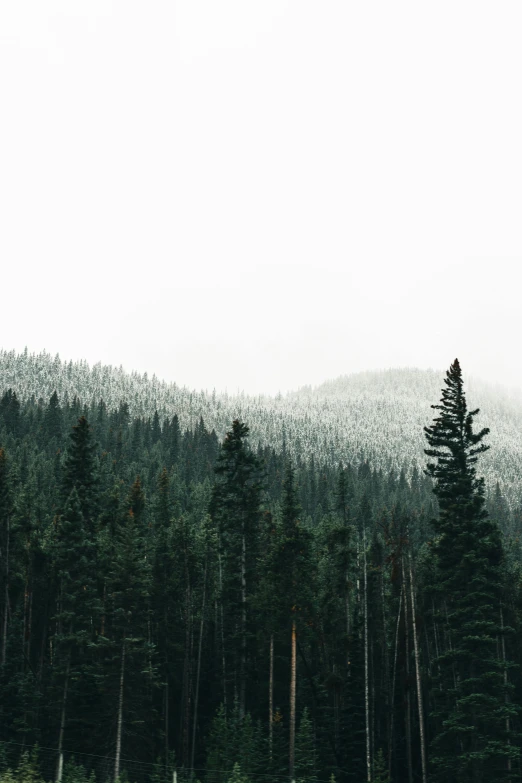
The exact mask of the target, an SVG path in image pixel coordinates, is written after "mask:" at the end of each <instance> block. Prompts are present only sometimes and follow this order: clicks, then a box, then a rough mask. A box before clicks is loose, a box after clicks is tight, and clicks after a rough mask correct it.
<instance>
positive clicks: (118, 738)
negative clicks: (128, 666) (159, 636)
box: [114, 637, 125, 783]
mask: <svg viewBox="0 0 522 783" xmlns="http://www.w3.org/2000/svg"><path fill="white" fill-rule="evenodd" d="M124 684H125V637H124V638H123V642H122V645H121V665H120V694H119V699H118V726H117V730H116V755H115V758H114V781H115V783H116V781H117V780H118V778H119V776H120V758H121V735H122V729H123V686H124Z"/></svg>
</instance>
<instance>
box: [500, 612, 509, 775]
mask: <svg viewBox="0 0 522 783" xmlns="http://www.w3.org/2000/svg"><path fill="white" fill-rule="evenodd" d="M500 632H501V637H500V640H501V647H502V663H503V664H504V702H505V703H506V704H508V703H509V695H508V687H507V686H508V673H507V667H506V639H505V636H504V612H503V611H502V605H501V606H500ZM510 732H511V727H510V721H509V717H507V718H506V734H507V744H508V746H509V745H511V740H510V736H509V735H510ZM507 768H508V772H511V758H510V757H509V756H508V760H507Z"/></svg>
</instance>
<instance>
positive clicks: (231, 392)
mask: <svg viewBox="0 0 522 783" xmlns="http://www.w3.org/2000/svg"><path fill="white" fill-rule="evenodd" d="M13 350H15V349H13V348H9V347H7V346H4V345H0V351H6V352H10V351H13ZM25 350H27V353H28V354H29V355H38V354H39V353H45V354H47V355H49V356H50V357H52V358H54V357H55V356H56V355H58V357H59V359H60V361H62V362H66V363H68V362H69V361H72V362H73V363H75V362H79V361H86V362H87V364H88V366H89V367H90V369H92V368H93V366H95V365H100V364H101V365H102V366H111V367H114V368H118V369H119V368H121V369H122V370H123V371H124V372H125V373H128V374H129V375H130V374H132V373H138V374H139V375H141V376H143V375H145V374H146V375H147V376H148V378H149V379H152V378H153V377H156V378H157V379H158V381H160V382H164V383H167V384H171V383H172V384H175V385H176V386H177V387H178V388H186V389H188V390H189V391H194V392H205V393H207V394H212V392H215V393H216V394H217V395H221V394H227V395H228V396H229V397H234V396H239V395H245V396H247V397H250V398H256V397H272V398H274V397H277V396H278V395H279V394H281V395H282V396H287V395H291V394H294V393H296V392H299V391H301V390H303V389H311V390H312V391H316V390H317V389H319V388H320V387H321V386H324V385H327V384H329V383H332V382H336V381H339V380H343V379H345V378H351V377H354V376H358V375H365V374H368V375H372V374H375V375H378V374H385V373H394V372H398V373H400V372H421V373H422V372H428V373H433V374H436V375H440V382H441V388H442V387H443V382H444V378H445V375H446V370H447V369H448V368H449V364H448V367H446V368H437V367H416V366H406V365H403V366H387V367H386V366H385V367H367V368H364V369H359V370H354V371H352V372H342V373H339V374H338V375H336V376H332V377H328V378H323V379H322V380H320V381H319V382H317V383H303V384H300V385H299V386H295V387H289V388H287V389H278V390H277V391H272V392H265V391H255V390H254V391H248V390H246V389H241V388H237V389H231V388H228V387H225V388H219V387H216V386H215V385H214V386H212V385H211V386H206V387H195V386H191V385H190V384H187V383H184V382H183V379H180V378H175V377H165V376H162V375H159V374H158V373H157V372H155V371H154V369H153V368H145V369H138V368H136V367H129V366H125V365H123V364H122V363H110V362H102V361H101V360H98V361H88V360H87V359H85V358H84V357H81V356H80V357H74V356H62V355H61V354H60V352H59V351H58V352H55V353H52V352H51V351H47V350H46V349H42V351H31V350H30V349H29V347H28V346H24V350H23V351H16V350H15V353H16V354H17V355H20V354H23V353H24V351H25ZM454 358H459V357H454ZM461 364H462V363H461ZM463 376H464V384H465V386H466V385H468V384H469V383H473V384H474V383H477V382H478V383H479V384H481V385H483V386H485V387H488V388H492V389H498V390H500V391H501V392H505V393H507V394H508V395H513V396H515V397H517V398H519V397H520V398H521V399H522V389H521V388H520V387H518V386H516V385H509V384H505V383H501V382H499V381H495V380H491V379H487V378H484V377H483V376H480V375H476V374H470V373H468V372H466V368H465V367H464V368H463Z"/></svg>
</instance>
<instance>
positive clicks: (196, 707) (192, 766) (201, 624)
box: [190, 558, 208, 780]
mask: <svg viewBox="0 0 522 783" xmlns="http://www.w3.org/2000/svg"><path fill="white" fill-rule="evenodd" d="M207 564H208V560H207V558H205V572H204V574H203V600H202V602H201V623H200V626H199V643H198V663H197V670H196V693H195V695H194V720H193V723H192V747H191V750H190V779H191V780H192V778H193V777H194V753H195V749H196V725H197V722H198V699H199V677H200V673H201V650H202V646H203V629H204V624H205V600H206V596H207Z"/></svg>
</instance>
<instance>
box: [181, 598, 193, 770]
mask: <svg viewBox="0 0 522 783" xmlns="http://www.w3.org/2000/svg"><path fill="white" fill-rule="evenodd" d="M191 619H192V611H191V596H190V587H189V586H188V585H187V590H186V626H185V660H184V664H183V712H182V715H181V720H182V742H183V746H182V747H183V754H182V757H183V766H184V767H185V768H186V767H188V765H189V733H190V728H189V726H190V690H191V689H190V669H191Z"/></svg>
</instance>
